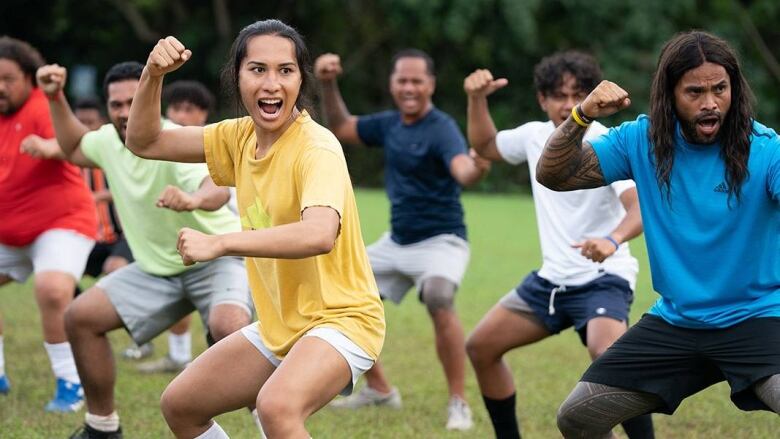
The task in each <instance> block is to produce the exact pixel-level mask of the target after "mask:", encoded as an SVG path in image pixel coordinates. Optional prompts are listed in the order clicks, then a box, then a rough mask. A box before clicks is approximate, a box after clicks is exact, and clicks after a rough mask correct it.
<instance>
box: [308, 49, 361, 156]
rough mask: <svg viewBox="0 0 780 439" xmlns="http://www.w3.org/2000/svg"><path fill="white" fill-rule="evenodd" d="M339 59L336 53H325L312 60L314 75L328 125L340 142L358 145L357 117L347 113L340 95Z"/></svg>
mask: <svg viewBox="0 0 780 439" xmlns="http://www.w3.org/2000/svg"><path fill="white" fill-rule="evenodd" d="M341 72H342V70H341V59H340V58H339V56H338V55H335V54H332V53H326V54H324V55H320V56H319V57H318V58H317V60H316V61H315V62H314V76H315V77H316V78H317V80H318V81H319V83H320V91H321V94H322V109H323V113H325V118H326V119H327V121H328V127H329V128H330V130H331V131H332V132H333V134H335V135H336V138H338V139H339V141H341V142H342V143H350V144H353V145H360V144H362V142H361V141H360V136H358V131H357V117H356V116H353V115H351V114H350V113H349V110H348V109H347V105H346V104H345V103H344V99H342V97H341V91H340V90H339V84H338V81H337V78H338V77H339V75H341Z"/></svg>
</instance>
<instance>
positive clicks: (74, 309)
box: [65, 287, 122, 416]
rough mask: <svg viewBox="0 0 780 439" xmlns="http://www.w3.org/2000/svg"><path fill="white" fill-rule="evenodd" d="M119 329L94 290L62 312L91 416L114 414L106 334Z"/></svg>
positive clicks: (117, 320) (116, 317) (107, 305)
mask: <svg viewBox="0 0 780 439" xmlns="http://www.w3.org/2000/svg"><path fill="white" fill-rule="evenodd" d="M71 291H73V290H72V289H71ZM121 327H122V320H121V319H120V318H119V315H118V314H117V313H116V310H115V309H114V305H112V304H111V301H110V300H108V296H106V293H105V291H103V290H102V289H100V288H98V287H92V288H90V289H89V290H87V291H86V292H85V293H84V294H82V295H80V296H79V297H78V299H76V300H75V301H73V303H72V304H71V306H70V307H68V310H67V312H66V313H65V328H66V330H67V332H68V340H69V341H70V344H71V349H72V350H73V356H74V357H75V359H76V368H77V369H78V372H79V376H80V377H81V384H82V386H83V387H84V395H85V396H86V399H87V409H88V411H89V413H92V414H94V415H101V416H106V415H109V414H111V413H113V411H114V384H115V382H116V368H115V366H114V355H113V353H112V352H111V344H110V343H109V341H108V337H107V336H106V334H107V333H108V332H110V331H112V330H114V329H117V328H121Z"/></svg>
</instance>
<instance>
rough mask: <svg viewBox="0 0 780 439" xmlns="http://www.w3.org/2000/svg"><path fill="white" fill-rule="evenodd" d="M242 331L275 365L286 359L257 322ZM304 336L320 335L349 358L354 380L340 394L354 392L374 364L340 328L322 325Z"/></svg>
mask: <svg viewBox="0 0 780 439" xmlns="http://www.w3.org/2000/svg"><path fill="white" fill-rule="evenodd" d="M241 333H242V334H243V335H244V337H246V339H247V340H249V342H250V343H252V344H253V345H254V346H255V347H256V348H257V350H258V351H260V353H261V354H263V356H264V357H265V358H267V359H268V361H270V362H271V364H273V365H274V367H279V365H280V364H282V362H283V361H284V360H283V359H279V357H277V356H276V355H274V353H273V352H271V350H270V349H268V348H267V347H266V346H265V344H264V343H263V339H262V337H260V332H259V331H258V329H257V322H253V323H250V324H248V325H246V326H244V327H243V328H241ZM303 336H304V337H318V338H320V339H322V340H325V341H326V342H327V343H328V344H329V345H331V346H333V348H334V349H336V350H337V351H338V352H339V353H340V354H341V356H342V357H344V359H345V360H347V364H349V369H350V371H351V372H352V382H351V383H349V384H347V387H345V388H344V390H342V391H341V393H340V394H341V395H342V396H349V395H350V394H352V390H353V389H354V388H355V383H357V380H358V378H360V376H361V375H363V374H364V373H366V371H367V370H368V369H371V368H372V367H373V366H374V360H372V359H371V357H369V356H368V354H367V353H366V351H364V350H363V349H361V348H360V346H358V345H356V344H355V342H353V341H352V340H350V339H349V338H347V336H346V335H344V334H342V333H341V331H339V330H338V329H333V328H329V327H326V326H321V327H317V328H312V329H310V330H309V331H308V332H306V333H305V334H303Z"/></svg>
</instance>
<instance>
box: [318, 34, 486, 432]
mask: <svg viewBox="0 0 780 439" xmlns="http://www.w3.org/2000/svg"><path fill="white" fill-rule="evenodd" d="M392 66H393V71H392V72H391V75H390V94H391V95H392V97H393V100H394V102H395V105H396V107H397V110H390V111H384V112H380V113H375V114H371V115H368V116H361V117H357V116H353V115H351V114H350V113H349V110H347V107H346V105H345V104H344V101H343V99H342V98H341V93H340V92H339V89H338V84H337V83H336V78H337V77H338V76H339V75H340V74H341V71H342V70H341V63H340V60H339V57H338V55H334V54H325V55H322V56H320V57H319V58H318V59H317V61H316V63H315V66H314V70H315V75H316V76H317V79H318V80H319V82H320V85H321V91H322V97H323V105H324V110H325V114H326V116H327V118H328V122H329V125H330V129H331V130H332V131H333V133H334V134H335V135H336V137H338V139H339V140H340V141H342V142H345V143H350V144H365V145H369V146H378V147H382V148H383V150H384V157H385V186H386V189H387V195H388V197H389V198H390V203H391V205H392V211H391V226H392V229H391V232H390V233H388V234H385V235H384V236H383V237H382V238H380V239H379V241H377V242H375V243H374V244H372V245H371V246H369V247H368V256H369V259H370V261H371V268H372V269H373V271H374V275H375V276H376V280H377V284H378V286H379V292H380V294H382V297H383V298H389V299H391V300H393V301H394V302H396V303H398V302H400V301H401V299H403V297H404V295H405V294H406V292H407V291H408V290H409V289H410V288H411V287H412V286H414V287H416V288H417V290H418V291H419V298H420V300H421V301H422V302H423V303H425V305H426V307H427V309H428V313H429V314H430V316H431V319H432V320H433V324H434V331H435V334H436V350H437V353H438V354H439V359H440V361H441V363H442V366H443V368H444V374H445V375H446V378H447V383H448V386H449V393H450V402H449V405H448V421H447V428H448V429H453V430H467V429H469V428H471V427H472V425H473V423H472V420H471V411H470V409H469V407H468V404H467V403H466V400H465V397H464V376H465V358H466V352H465V348H464V336H463V327H462V325H461V323H460V320H459V319H458V316H457V314H456V313H455V309H454V306H453V305H454V303H453V302H454V295H455V290H456V289H457V287H458V285H459V284H460V281H461V278H462V277H463V273H464V272H465V270H466V265H467V264H468V259H469V246H468V243H467V241H466V226H465V224H464V222H463V207H462V206H461V204H460V188H461V186H469V185H471V184H474V183H476V182H477V181H478V180H479V179H480V178H481V177H482V176H483V175H484V173H485V172H486V171H487V169H488V168H489V162H488V161H486V160H483V159H481V158H479V157H478V156H477V155H476V153H474V152H473V151H468V149H467V147H466V141H465V139H464V138H463V134H461V132H460V130H459V129H458V126H457V124H456V123H455V121H454V120H453V119H452V118H451V117H450V116H449V115H447V114H446V113H443V112H441V111H439V110H438V109H436V108H435V107H434V106H433V102H432V99H431V98H432V96H433V92H434V90H435V85H436V78H435V76H434V67H433V60H432V59H431V57H430V56H428V55H427V54H426V53H424V52H422V51H419V50H416V49H407V50H404V51H401V52H399V53H398V54H397V55H396V56H395V57H394V58H393V62H392ZM366 379H367V382H368V384H367V385H366V386H365V387H364V388H363V389H362V390H361V392H359V393H357V394H354V395H353V396H351V397H349V398H346V399H342V400H339V401H336V402H334V406H336V407H343V408H357V407H363V406H366V405H385V406H390V407H396V408H398V407H400V405H401V399H400V394H399V393H398V390H397V389H395V388H394V387H392V386H390V383H389V382H388V380H387V379H386V378H385V376H384V374H383V372H382V368H381V365H380V364H379V363H378V362H377V363H376V364H375V366H374V368H373V369H371V370H369V371H368V372H367V373H366Z"/></svg>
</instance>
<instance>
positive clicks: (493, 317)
mask: <svg viewBox="0 0 780 439" xmlns="http://www.w3.org/2000/svg"><path fill="white" fill-rule="evenodd" d="M549 335H550V333H549V332H548V331H547V329H545V328H544V327H543V326H542V325H540V324H539V323H538V322H537V321H536V320H535V319H534V318H533V317H531V316H529V315H527V314H520V313H517V312H513V311H510V310H508V309H506V308H504V306H502V305H501V304H497V305H494V306H493V308H492V309H491V310H490V311H488V313H487V314H486V315H485V317H483V318H482V320H481V321H480V322H479V324H478V325H477V328H476V329H475V330H474V332H473V333H472V334H471V336H470V337H469V339H468V341H467V342H466V351H467V352H468V355H469V359H470V360H471V364H472V365H473V366H474V371H475V372H476V374H477V382H478V383H479V388H480V391H481V392H482V399H483V401H484V403H485V408H486V409H487V411H488V414H489V415H490V421H491V423H492V424H493V429H494V431H495V434H496V438H497V439H504V438H506V439H509V438H512V439H516V438H519V437H520V427H519V426H518V423H517V414H516V408H515V383H514V381H513V379H512V371H511V370H510V369H509V367H508V366H507V364H506V363H505V362H504V354H505V353H506V352H508V351H509V350H511V349H513V348H516V347H518V346H524V345H527V344H531V343H534V342H536V341H539V340H542V339H544V338H545V337H547V336H549Z"/></svg>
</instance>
